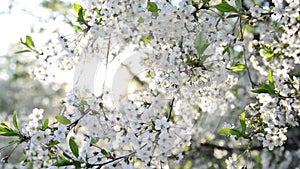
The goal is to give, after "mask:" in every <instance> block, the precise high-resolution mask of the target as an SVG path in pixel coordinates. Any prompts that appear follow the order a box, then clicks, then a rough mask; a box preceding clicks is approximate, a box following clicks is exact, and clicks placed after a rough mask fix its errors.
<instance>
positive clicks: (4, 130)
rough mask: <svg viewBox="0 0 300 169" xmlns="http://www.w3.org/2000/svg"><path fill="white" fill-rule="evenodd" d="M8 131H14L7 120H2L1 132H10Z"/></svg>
mask: <svg viewBox="0 0 300 169" xmlns="http://www.w3.org/2000/svg"><path fill="white" fill-rule="evenodd" d="M8 131H13V129H12V128H10V127H9V126H8V124H7V123H6V122H5V121H3V122H1V124H0V132H8Z"/></svg>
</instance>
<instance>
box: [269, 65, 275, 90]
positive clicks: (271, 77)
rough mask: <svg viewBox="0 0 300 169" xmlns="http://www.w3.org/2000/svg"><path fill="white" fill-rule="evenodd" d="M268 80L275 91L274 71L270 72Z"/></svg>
mask: <svg viewBox="0 0 300 169" xmlns="http://www.w3.org/2000/svg"><path fill="white" fill-rule="evenodd" d="M268 80H269V85H270V87H271V88H273V89H275V85H274V80H273V75H272V70H271V69H270V70H269V73H268Z"/></svg>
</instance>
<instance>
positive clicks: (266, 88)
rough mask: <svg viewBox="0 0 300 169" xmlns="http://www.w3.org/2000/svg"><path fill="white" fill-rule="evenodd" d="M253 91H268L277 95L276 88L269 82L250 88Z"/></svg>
mask: <svg viewBox="0 0 300 169" xmlns="http://www.w3.org/2000/svg"><path fill="white" fill-rule="evenodd" d="M250 91H251V92H253V93H268V94H270V95H276V93H275V90H274V88H273V87H272V86H270V85H268V84H264V83H262V84H260V88H256V89H252V90H250Z"/></svg>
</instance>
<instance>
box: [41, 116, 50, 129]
mask: <svg viewBox="0 0 300 169" xmlns="http://www.w3.org/2000/svg"><path fill="white" fill-rule="evenodd" d="M48 124H49V119H48V118H46V119H45V120H44V122H43V125H42V130H46V129H47V128H48Z"/></svg>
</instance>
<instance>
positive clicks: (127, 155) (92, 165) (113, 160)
mask: <svg viewBox="0 0 300 169" xmlns="http://www.w3.org/2000/svg"><path fill="white" fill-rule="evenodd" d="M146 145H147V144H144V145H143V146H142V147H140V148H139V150H141V149H143V148H144V147H145V146H146ZM136 153H137V150H134V151H133V152H131V153H129V154H126V155H123V156H120V157H117V158H114V159H112V160H110V161H107V162H104V163H101V164H90V165H89V166H90V167H95V166H98V167H97V168H98V169H100V168H101V167H103V166H105V165H107V164H110V163H113V162H115V161H118V160H120V159H123V158H128V157H130V156H132V155H134V154H136Z"/></svg>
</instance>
